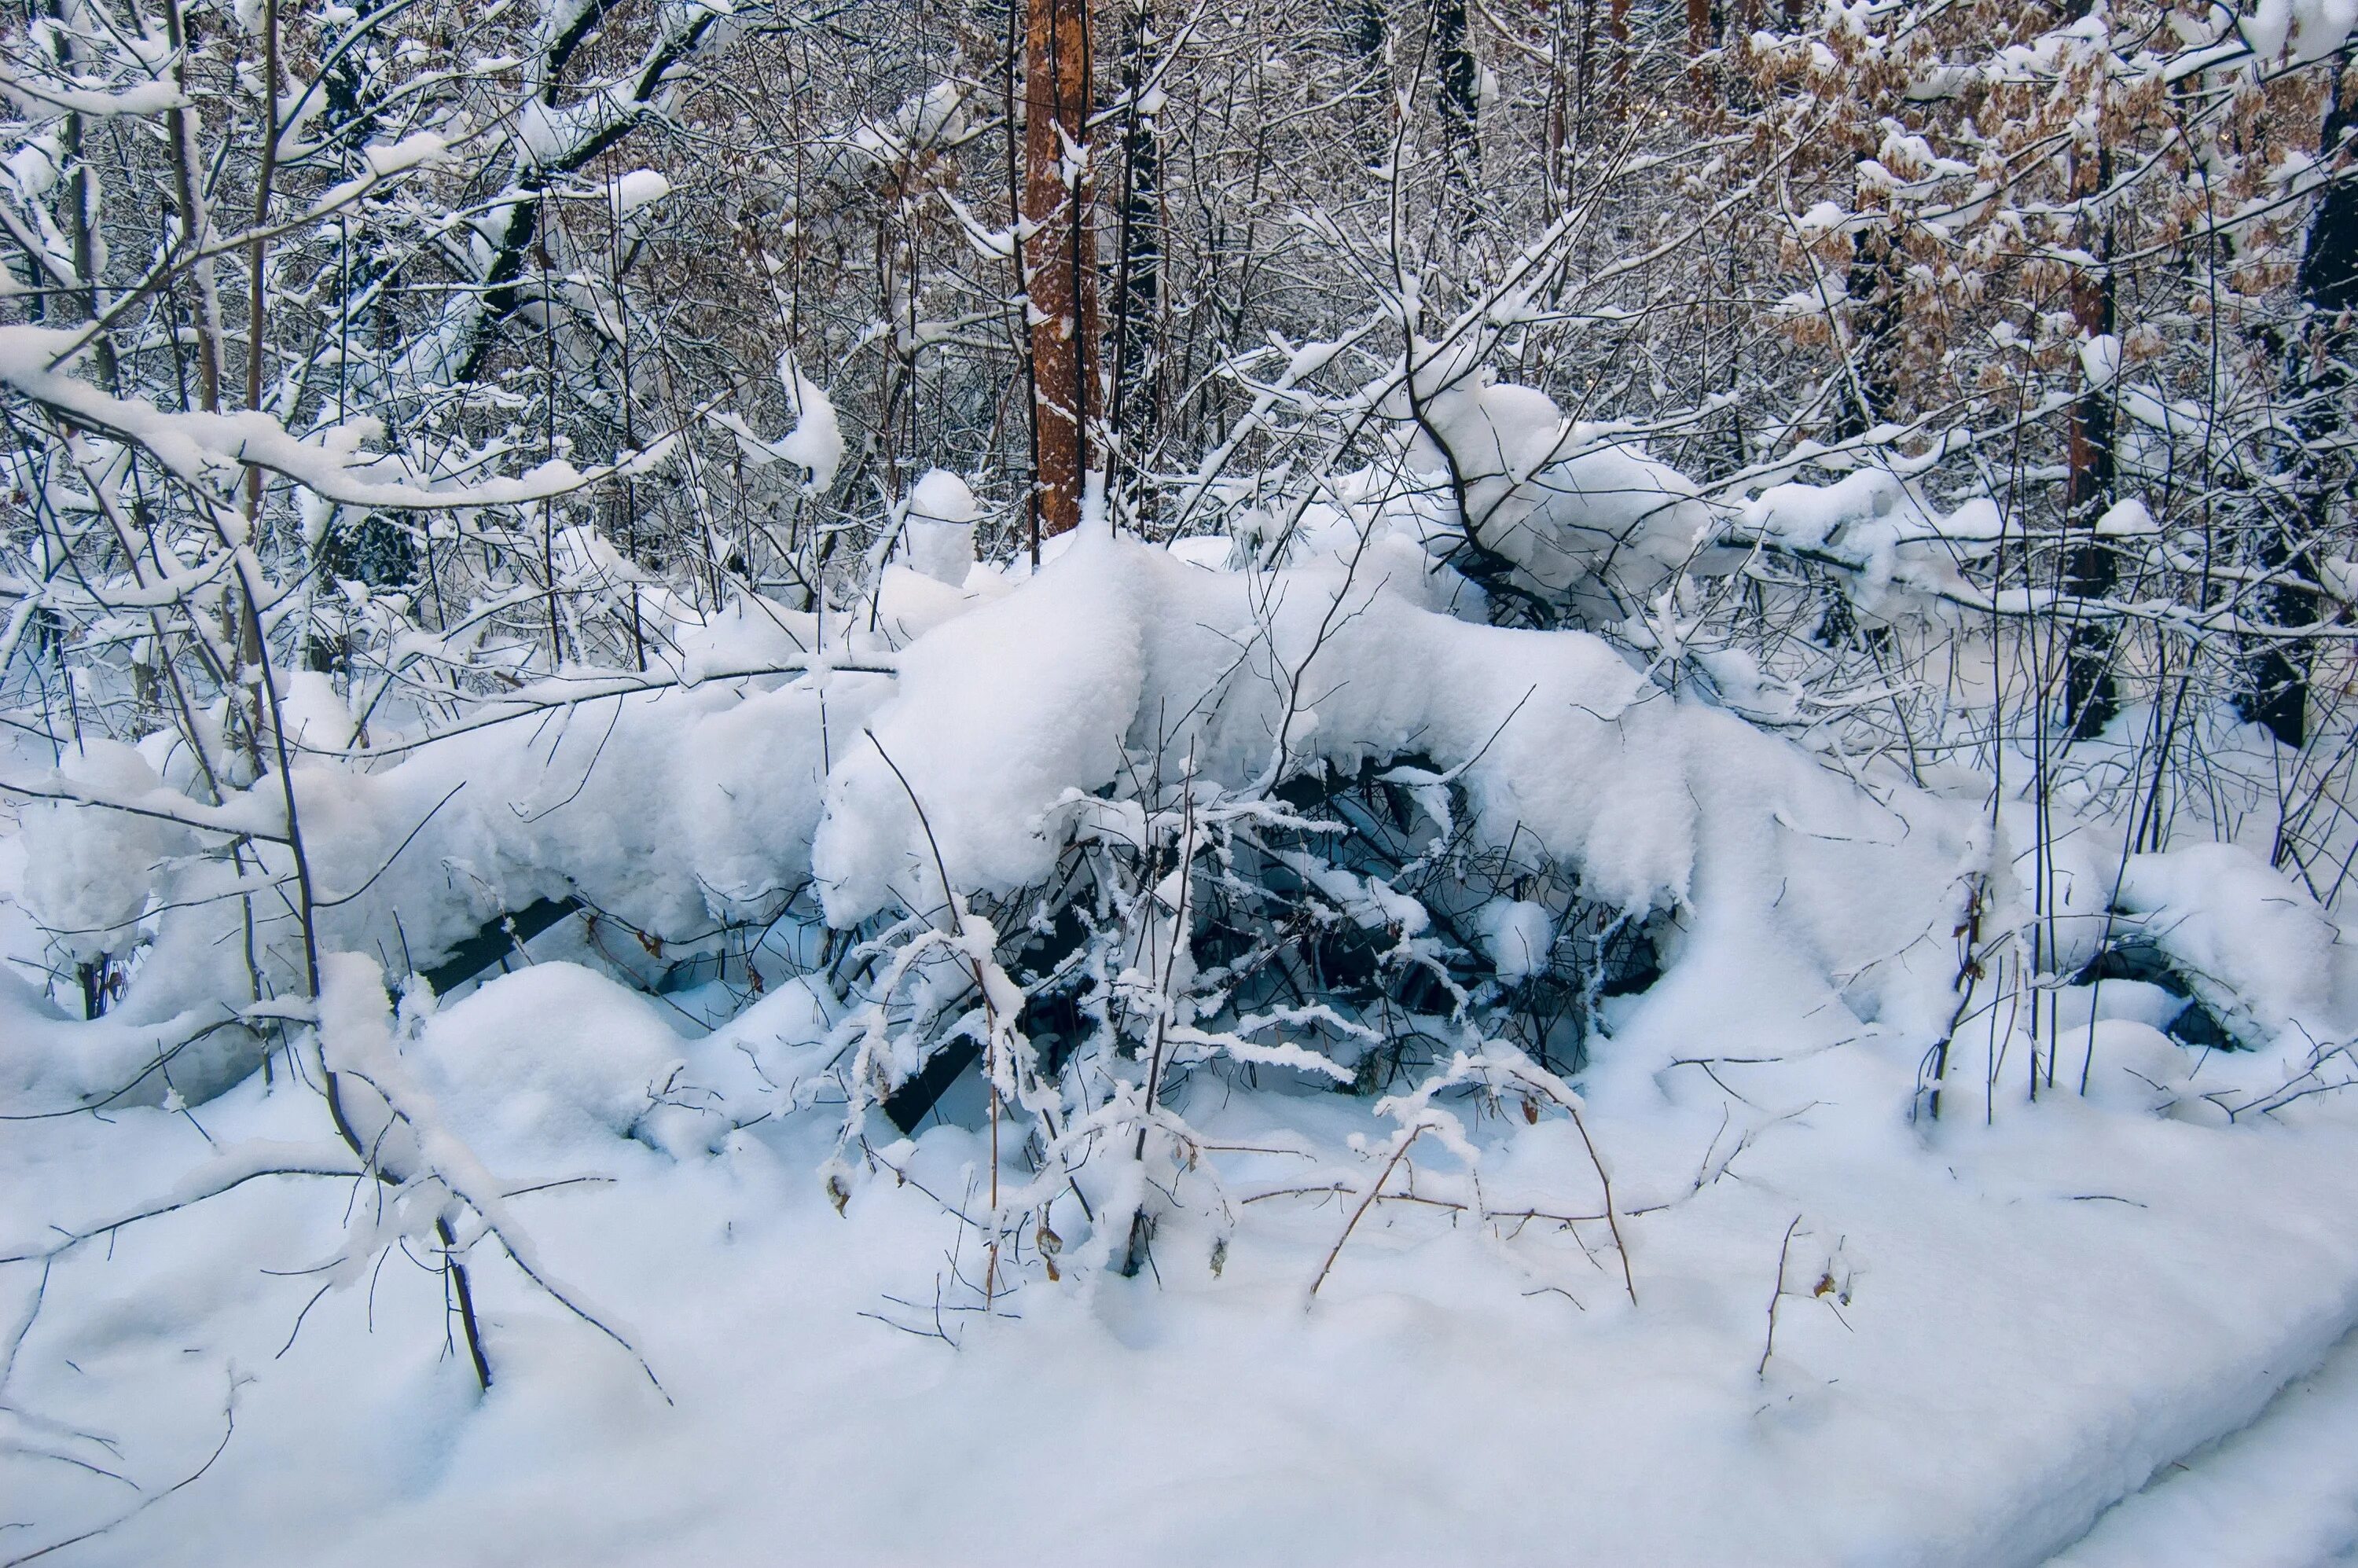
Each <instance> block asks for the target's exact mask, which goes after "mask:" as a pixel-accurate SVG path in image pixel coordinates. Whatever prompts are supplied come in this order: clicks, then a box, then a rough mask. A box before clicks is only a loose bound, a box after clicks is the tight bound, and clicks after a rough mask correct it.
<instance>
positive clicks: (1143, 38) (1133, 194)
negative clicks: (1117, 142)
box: [1107, 0, 1163, 464]
mask: <svg viewBox="0 0 2358 1568" xmlns="http://www.w3.org/2000/svg"><path fill="white" fill-rule="evenodd" d="M1151 16H1152V8H1151V6H1150V5H1147V4H1146V3H1145V0H1138V3H1137V4H1135V5H1133V6H1132V8H1131V10H1130V21H1129V25H1128V27H1126V28H1125V29H1124V35H1123V38H1122V55H1121V91H1122V100H1123V103H1125V104H1126V105H1127V108H1126V110H1125V114H1124V119H1123V123H1122V136H1121V213H1120V220H1121V243H1120V251H1119V254H1120V269H1121V270H1120V277H1119V279H1118V280H1117V282H1116V284H1115V287H1114V314H1115V317H1116V319H1117V320H1118V322H1119V326H1118V327H1117V329H1116V334H1115V338H1114V344H1113V356H1114V357H1113V389H1112V392H1111V394H1110V395H1109V397H1108V399H1107V405H1108V407H1109V411H1110V413H1111V415H1112V423H1113V428H1114V430H1115V432H1116V433H1117V434H1118V435H1119V436H1120V438H1121V445H1122V449H1123V450H1124V451H1125V452H1128V453H1130V454H1131V461H1132V463H1133V464H1134V463H1135V461H1136V460H1137V458H1138V457H1139V456H1142V455H1143V454H1144V453H1145V451H1146V450H1147V449H1148V448H1149V447H1150V446H1152V444H1153V440H1154V434H1155V429H1156V427H1157V426H1158V425H1159V423H1160V422H1161V416H1162V398H1161V397H1160V396H1159V395H1158V393H1157V388H1156V383H1158V382H1159V380H1160V377H1159V375H1158V374H1157V368H1158V367H1157V366H1156V363H1155V361H1154V346H1155V317H1156V314H1157V313H1158V311H1159V309H1160V308H1161V304H1162V297H1163V277H1162V263H1163V229H1162V222H1161V217H1162V200H1163V151H1162V144H1161V140H1160V137H1159V136H1158V135H1157V133H1156V130H1155V125H1154V118H1153V115H1152V113H1151V112H1150V109H1149V106H1148V105H1146V104H1144V103H1141V98H1142V96H1143V94H1145V93H1146V92H1147V91H1148V83H1149V82H1150V81H1152V79H1153V75H1154V71H1153V61H1152V59H1151V58H1150V57H1149V55H1148V52H1147V51H1148V49H1149V47H1150V43H1151V38H1152V29H1151V27H1149V22H1150V20H1151Z"/></svg>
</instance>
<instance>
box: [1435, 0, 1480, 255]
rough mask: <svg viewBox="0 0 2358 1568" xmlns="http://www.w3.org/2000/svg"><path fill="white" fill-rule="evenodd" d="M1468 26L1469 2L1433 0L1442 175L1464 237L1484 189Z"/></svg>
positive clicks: (1476, 69)
mask: <svg viewBox="0 0 2358 1568" xmlns="http://www.w3.org/2000/svg"><path fill="white" fill-rule="evenodd" d="M1433 67H1434V69H1435V70H1437V71H1438V72H1439V75H1440V81H1439V88H1440V94H1439V96H1440V101H1441V150H1442V157H1443V160H1444V171H1443V172H1444V178H1445V179H1446V180H1447V182H1448V187H1449V200H1450V204H1451V207H1452V209H1453V211H1454V215H1455V221H1456V223H1457V228H1458V232H1460V233H1464V232H1466V231H1468V230H1470V229H1471V228H1472V227H1473V224H1474V220H1475V218H1476V216H1477V214H1478V212H1479V210H1480V194H1481V186H1482V144H1481V141H1480V139H1479V131H1478V124H1479V119H1480V115H1481V106H1482V65H1481V62H1480V61H1479V60H1477V59H1475V58H1474V49H1473V46H1472V45H1471V44H1470V43H1469V42H1467V40H1466V0H1433Z"/></svg>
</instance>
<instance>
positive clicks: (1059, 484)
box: [1023, 0, 1098, 535]
mask: <svg viewBox="0 0 2358 1568" xmlns="http://www.w3.org/2000/svg"><path fill="white" fill-rule="evenodd" d="M1026 3H1027V5H1028V10H1027V14H1026V20H1027V23H1028V26H1027V27H1026V29H1025V38H1024V50H1023V102H1024V134H1023V225H1024V229H1025V231H1026V232H1025V237H1024V240H1023V280H1024V291H1025V294H1026V295H1027V297H1029V299H1030V301H1031V309H1030V311H1029V319H1030V322H1031V328H1032V381H1033V406H1034V409H1035V411H1036V414H1037V416H1038V420H1039V438H1038V459H1039V473H1038V475H1037V478H1036V481H1035V482H1036V484H1037V487H1038V495H1039V508H1040V532H1041V533H1042V534H1044V535H1056V534H1062V533H1065V532H1068V531H1069V530H1071V529H1073V528H1075V527H1076V526H1078V525H1079V524H1080V520H1081V493H1082V490H1083V487H1084V485H1085V484H1086V482H1087V474H1088V467H1089V453H1088V445H1089V442H1088V424H1089V405H1090V393H1091V392H1092V390H1093V388H1092V387H1091V385H1090V378H1091V377H1092V376H1094V375H1095V374H1097V371H1098V366H1097V356H1096V354H1095V352H1094V350H1095V348H1096V340H1097V329H1098V298H1097V294H1098V291H1097V257H1096V255H1095V254H1093V252H1092V250H1091V247H1090V245H1089V235H1088V224H1087V196H1088V172H1087V157H1088V149H1089V141H1088V136H1089V126H1088V120H1089V103H1090V92H1089V15H1088V0H1026Z"/></svg>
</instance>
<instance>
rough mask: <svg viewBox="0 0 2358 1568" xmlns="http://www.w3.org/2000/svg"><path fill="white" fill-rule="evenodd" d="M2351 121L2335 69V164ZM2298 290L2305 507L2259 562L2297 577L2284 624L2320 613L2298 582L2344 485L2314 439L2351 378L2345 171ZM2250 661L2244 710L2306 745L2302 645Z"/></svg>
mask: <svg viewBox="0 0 2358 1568" xmlns="http://www.w3.org/2000/svg"><path fill="white" fill-rule="evenodd" d="M2352 129H2353V122H2352V116H2351V113H2350V104H2349V103H2348V102H2347V101H2346V100H2345V99H2344V98H2343V96H2342V88H2341V81H2340V79H2339V77H2338V76H2337V77H2336V78H2335V81H2334V88H2333V96H2332V99H2331V107H2330V108H2328V110H2327V111H2326V115H2325V131H2324V135H2323V136H2322V137H2321V143H2322V146H2321V149H2320V150H2321V151H2322V152H2323V154H2324V157H2325V160H2326V162H2327V163H2328V164H2329V165H2331V164H2334V163H2337V162H2339V161H2340V160H2339V158H2338V157H2337V153H2338V150H2339V148H2340V147H2341V145H2342V137H2343V135H2346V134H2347V133H2348V132H2350V131H2351V130H2352ZM2300 297H2301V303H2302V304H2303V305H2304V306H2306V307H2307V308H2308V319H2307V321H2306V322H2305V323H2304V324H2303V325H2302V328H2301V332H2300V335H2299V338H2298V339H2296V340H2295V347H2294V353H2295V354H2296V355H2297V356H2298V358H2297V359H2296V361H2295V362H2294V364H2293V366H2292V374H2291V378H2290V379H2292V380H2293V382H2294V383H2295V384H2296V386H2297V387H2298V389H2299V414H2298V415H2297V416H2296V419H2295V425H2296V427H2297V428H2298V429H2299V431H2300V434H2301V437H2302V439H2303V443H2304V445H2305V446H2309V448H2310V449H2309V451H2307V452H2306V453H2304V455H2303V456H2302V458H2301V460H2300V463H2299V475H2300V484H2299V513H2298V514H2297V515H2296V516H2295V517H2294V518H2293V519H2292V520H2291V521H2289V522H2277V523H2274V524H2270V525H2269V526H2267V527H2266V529H2265V531H2264V532H2263V533H2262V535H2261V540H2260V563H2261V565H2263V566H2265V567H2267V568H2271V569H2272V570H2276V571H2278V572H2281V573H2282V574H2284V577H2285V578H2287V579H2294V580H2290V581H2279V582H2277V584H2276V585H2274V586H2273V587H2271V588H2270V589H2268V592H2267V605H2266V613H2267V617H2268V619H2270V620H2272V621H2274V622H2276V623H2277V625H2279V626H2303V625H2307V624H2308V623H2309V622H2312V621H2314V620H2316V619H2317V609H2318V605H2317V594H2316V592H2315V591H2314V590H2313V589H2309V588H2306V587H2302V586H2300V585H2299V584H2300V580H2302V579H2306V580H2307V581H2310V582H2313V581H2315V580H2316V562H2315V561H2314V560H2313V559H2312V558H2311V557H2310V553H2309V542H2310V541H2311V540H2313V539H2314V538H2315V537H2316V536H2317V535H2318V532H2319V530H2320V529H2322V528H2323V527H2324V526H2325V524H2326V523H2327V521H2328V512H2329V510H2330V509H2331V505H2332V503H2333V496H2334V492H2335V490H2336V488H2337V487H2336V485H2335V483H2334V481H2333V476H2332V474H2331V459H2329V458H2325V457H2322V456H2320V455H2319V454H2318V453H2317V452H2316V450H2315V449H2314V444H2315V443H2316V442H2317V441H2318V440H2319V438H2321V437H2323V436H2325V435H2327V434H2328V433H2330V432H2331V430H2332V429H2333V427H2334V426H2335V424H2336V422H2337V419H2338V416H2339V405H2340V403H2341V402H2342V396H2341V395H2342V391H2343V389H2344V388H2345V386H2346V385H2347V384H2348V382H2349V378H2350V372H2349V367H2348V365H2347V363H2346V357H2347V356H2348V354H2349V353H2350V351H2351V349H2352V347H2353V330H2352V326H2353V313H2358V186H2354V185H2353V184H2352V183H2351V182H2350V181H2349V180H2347V179H2342V180H2337V181H2336V182H2335V183H2334V184H2333V185H2332V186H2331V188H2330V189H2328V190H2327V191H2326V193H2325V199H2324V200H2323V201H2321V202H2320V203H2319V205H2318V209H2317V217H2316V218H2315V219H2314V220H2313V221H2312V222H2310V224H2309V238H2308V240H2307V243H2305V244H2304V245H2303V247H2302V250H2301V258H2300ZM2245 667H2246V670H2247V671H2248V673H2249V675H2250V677H2251V691H2250V693H2249V694H2248V695H2247V696H2246V697H2244V700H2243V702H2242V704H2241V706H2242V708H2243V711H2244V718H2246V719H2250V720H2251V721H2253V722H2254V723H2256V724H2262V725H2266V727H2267V730H2268V733H2270V734H2271V735H2274V736H2275V737H2276V738H2277V740H2278V741H2281V742H2282V743H2284V744H2285V745H2287V746H2294V747H2298V746H2299V745H2300V744H2301V743H2302V742H2303V741H2306V740H2307V739H2308V736H2309V671H2308V668H2307V662H2306V660H2305V659H2304V658H2303V657H2302V654H2301V650H2300V649H2299V647H2297V646H2295V645H2293V644H2291V643H2287V642H2285V641H2284V640H2282V639H2277V638H2271V639H2268V640H2266V642H2263V643H2260V644H2259V645H2258V646H2257V647H2256V648H2255V650H2254V651H2253V652H2252V653H2251V654H2248V655H2247V657H2246V659H2245Z"/></svg>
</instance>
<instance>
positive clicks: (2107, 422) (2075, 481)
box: [2063, 152, 2121, 741]
mask: <svg viewBox="0 0 2358 1568" xmlns="http://www.w3.org/2000/svg"><path fill="white" fill-rule="evenodd" d="M2112 173H2113V159H2112V155H2111V154H2110V153H2109V152H2106V153H2100V154H2098V155H2097V158H2096V183H2097V185H2098V186H2099V187H2100V188H2101V187H2102V186H2104V184H2106V183H2107V182H2109V181H2110V180H2111V178H2112ZM2106 228H2107V232H2106V233H2105V234H2104V237H2103V238H2102V239H2100V240H2099V241H2098V242H2097V243H2096V246H2095V251H2096V260H2097V264H2098V265H2097V267H2096V269H2095V271H2094V273H2093V275H2091V274H2084V273H2083V274H2082V276H2080V278H2079V279H2078V280H2077V282H2076V284H2075V286H2074V287H2073V288H2072V291H2071V314H2072V317H2073V318H2074V323H2075V325H2077V326H2078V327H2079V329H2080V330H2081V332H2082V334H2083V335H2084V336H2088V337H2095V336H2099V335H2103V336H2110V335H2111V334H2112V332H2113V330H2114V328H2115V325H2116V318H2117V306H2118V299H2117V297H2116V295H2115V288H2114V284H2113V271H2112V267H2111V266H2110V265H2109V263H2110V260H2111V256H2112V248H2113V247H2112V236H2111V233H2110V225H2109V224H2107V226H2106ZM2118 398H2119V392H2118V391H2117V390H2116V388H2115V386H2113V385H2112V384H2102V385H2093V386H2089V387H2087V388H2085V389H2084V390H2083V391H2082V393H2081V394H2080V395H2079V397H2078V398H2077V399H2076V400H2074V402H2073V403H2072V405H2071V417H2070V421H2069V423H2068V425H2067V426H2066V427H2065V452H2066V460H2067V461H2068V462H2069V464H2070V466H2071V478H2070V481H2069V489H2068V490H2067V492H2066V495H2065V502H2064V526H2065V528H2066V529H2069V530H2082V529H2084V530H2085V532H2083V533H2081V534H2080V535H2079V537H2078V538H2077V540H2076V541H2075V542H2074V543H2073V544H2072V546H2071V551H2070V552H2069V554H2067V555H2066V556H2065V557H2064V560H2063V591H2064V592H2065V593H2067V594H2071V595H2072V596H2073V597H2075V598H2079V599H2103V598H2105V597H2106V596H2107V595H2109V594H2110V593H2111V592H2112V591H2113V589H2114V586H2115V583H2116V582H2117V581H2118V580H2119V577H2120V566H2119V563H2118V562H2117V561H2116V560H2115V559H2114V557H2113V552H2112V551H2111V549H2110V548H2108V547H2107V546H2105V544H2104V540H2103V539H2101V538H2099V537H2097V535H2096V524H2097V523H2098V522H2099V520H2101V519H2102V518H2103V516H2104V514H2105V513H2106V512H2107V511H2108V510H2110V509H2111V507H2112V504H2113V501H2114V489H2115V478H2116V474H2115V466H2116V465H2115V450H2114V441H2113V416H2114V408H2115V404H2116V402H2117V400H2118ZM2115 640H2116V634H2115V632H2114V630H2113V629H2112V628H2111V627H2109V626H2106V625H2104V624H2102V623H2100V622H2094V621H2091V620H2089V619H2087V618H2086V617H2085V616H2082V618H2081V619H2080V620H2078V621H2077V622H2075V623H2074V624H2073V625H2072V628H2071V646H2070V648H2069V650H2068V651H2067V652H2066V653H2065V654H2064V656H2063V711H2064V713H2065V715H2066V716H2067V718H2068V720H2069V723H2070V726H2071V739H2073V740H2074V741H2088V740H2093V739H2094V738H2095V737H2096V736H2098V735H2101V734H2103V733H2104V726H2106V725H2107V724H2110V723H2111V722H2112V721H2113V719H2115V717H2116V716H2117V715H2118V714H2119V713H2120V710H2121V700H2120V690H2119V687H2118V685H2117V684H2116V682H2115V679H2114V676H2113V655H2114V652H2115V648H2114V643H2115Z"/></svg>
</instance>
